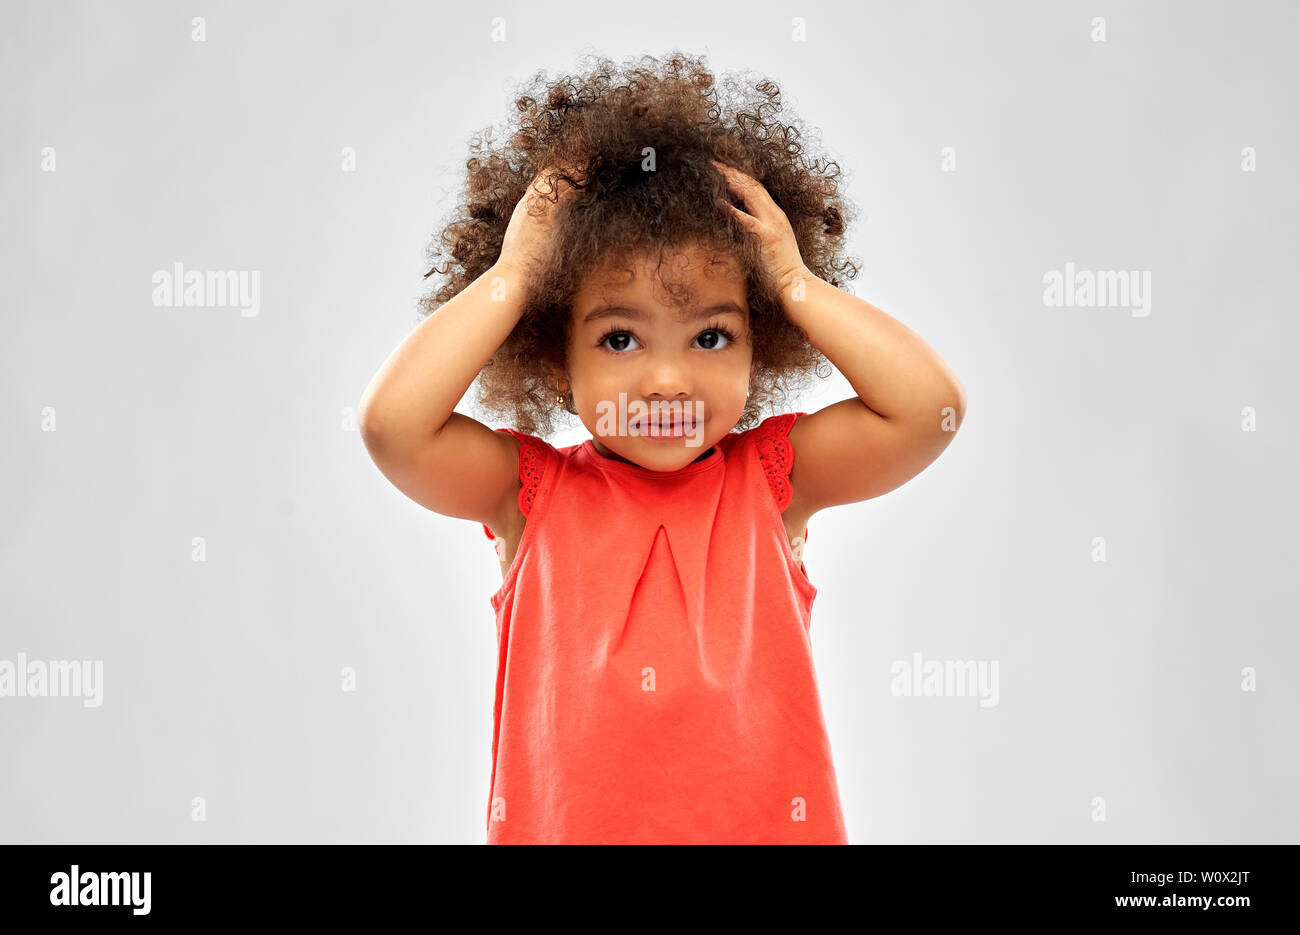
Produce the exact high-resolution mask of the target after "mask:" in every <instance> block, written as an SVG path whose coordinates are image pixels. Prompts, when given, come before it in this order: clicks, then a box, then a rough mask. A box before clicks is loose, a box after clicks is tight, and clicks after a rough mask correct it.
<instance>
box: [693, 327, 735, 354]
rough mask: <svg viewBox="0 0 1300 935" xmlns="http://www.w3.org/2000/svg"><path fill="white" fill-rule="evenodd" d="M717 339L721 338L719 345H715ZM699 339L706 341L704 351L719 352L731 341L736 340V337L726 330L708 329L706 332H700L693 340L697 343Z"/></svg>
mask: <svg viewBox="0 0 1300 935" xmlns="http://www.w3.org/2000/svg"><path fill="white" fill-rule="evenodd" d="M719 337H721V338H722V343H721V344H718V343H717V342H718V338H719ZM701 339H706V344H705V347H704V349H705V350H706V351H720V350H722V348H724V347H726V346H727V345H728V344H730V343H731V342H732V341H734V340H736V336H735V335H734V334H732V333H731V332H730V331H728V330H727V329H726V328H710V329H708V330H707V331H701V332H700V336H699V337H698V338H696V339H695V340H697V341H699V340H701Z"/></svg>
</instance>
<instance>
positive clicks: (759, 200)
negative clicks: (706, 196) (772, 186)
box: [712, 159, 776, 220]
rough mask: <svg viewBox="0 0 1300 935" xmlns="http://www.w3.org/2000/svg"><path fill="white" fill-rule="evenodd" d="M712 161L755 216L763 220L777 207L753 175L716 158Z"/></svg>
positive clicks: (746, 208) (746, 207)
mask: <svg viewBox="0 0 1300 935" xmlns="http://www.w3.org/2000/svg"><path fill="white" fill-rule="evenodd" d="M712 162H713V164H714V165H715V166H717V167H718V171H720V172H721V173H722V177H723V178H725V179H726V180H727V185H728V187H729V188H731V190H732V191H734V192H735V193H736V195H737V197H739V198H740V200H741V201H743V202H744V203H745V210H746V211H748V212H749V213H750V214H752V215H753V216H754V217H756V218H759V219H760V220H762V219H764V218H765V217H766V216H767V215H768V214H769V213H770V211H769V209H770V208H775V207H776V202H775V201H773V200H772V196H771V195H769V194H768V193H767V189H766V188H764V187H763V185H762V183H760V182H759V181H758V180H757V179H755V178H754V177H753V176H750V175H748V174H746V173H744V172H741V171H740V170H739V169H736V168H733V167H731V166H729V165H727V164H726V163H723V162H718V160H716V159H714V160H712Z"/></svg>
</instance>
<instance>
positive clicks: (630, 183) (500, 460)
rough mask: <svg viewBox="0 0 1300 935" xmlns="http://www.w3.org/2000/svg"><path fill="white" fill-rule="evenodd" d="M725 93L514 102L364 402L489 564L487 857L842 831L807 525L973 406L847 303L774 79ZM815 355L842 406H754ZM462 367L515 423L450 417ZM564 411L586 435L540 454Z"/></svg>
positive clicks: (907, 342)
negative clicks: (819, 677) (469, 529)
mask: <svg viewBox="0 0 1300 935" xmlns="http://www.w3.org/2000/svg"><path fill="white" fill-rule="evenodd" d="M535 80H537V81H540V80H541V79H540V76H539V77H538V78H537V79H535ZM728 87H730V88H731V90H732V92H733V94H732V97H729V98H726V99H720V98H719V95H718V92H717V90H716V89H715V88H714V82H713V76H712V75H711V74H709V72H708V71H707V70H706V69H705V66H704V65H703V64H702V63H701V62H699V61H697V60H694V59H690V58H687V57H685V56H682V55H681V54H675V55H673V56H672V57H670V58H669V59H668V60H667V61H665V62H656V61H655V60H653V59H648V58H644V59H642V60H641V62H640V63H639V65H638V67H631V66H629V67H628V68H627V70H626V71H620V69H619V68H618V67H616V66H615V65H614V64H613V63H611V62H609V61H606V60H601V61H599V62H598V63H597V67H595V68H594V69H592V70H591V71H590V73H589V74H587V75H586V76H580V77H575V78H566V79H563V80H561V81H559V82H556V83H554V84H552V85H550V86H548V87H544V88H540V89H536V90H532V91H530V92H529V93H526V94H523V95H521V96H520V97H519V98H518V100H517V101H516V110H517V111H518V113H519V117H518V122H517V125H516V126H515V127H514V128H512V132H511V133H510V135H509V136H508V138H507V140H506V142H505V143H504V144H503V145H500V146H499V147H497V148H495V149H494V148H493V147H492V146H491V145H490V144H489V142H485V141H484V139H482V138H480V139H478V140H476V141H475V143H474V145H473V150H474V155H473V157H472V158H471V159H470V160H469V161H468V164H467V165H468V183H467V185H466V189H465V196H464V202H463V205H462V206H461V208H460V209H459V212H458V217H457V218H455V219H453V221H452V223H450V224H448V225H447V227H446V229H445V230H444V231H443V233H442V236H441V238H440V246H441V247H442V248H443V249H444V250H445V253H446V255H447V256H448V257H449V263H448V266H447V268H446V269H438V267H437V266H436V265H435V266H434V269H433V270H431V273H432V272H439V273H441V274H443V275H448V277H449V278H448V280H447V282H446V283H445V285H443V287H442V288H441V289H440V290H439V291H438V292H436V293H435V294H434V295H431V296H428V297H426V298H425V299H424V300H422V306H423V307H424V309H425V310H426V311H427V312H429V313H430V314H429V315H428V316H427V317H426V318H425V320H424V321H423V322H421V324H420V325H419V326H418V327H416V328H415V329H414V330H413V331H412V333H411V334H410V335H409V336H408V337H407V338H406V339H405V340H404V341H403V342H402V343H401V345H400V346H399V347H398V348H397V350H396V351H394V353H393V354H392V355H391V356H390V357H389V359H388V360H387V361H386V362H385V363H384V365H383V367H382V368H381V369H380V371H379V373H378V374H377V375H376V376H375V378H374V380H373V381H372V382H371V384H370V386H369V387H368V388H367V389H366V392H365V395H364V397H363V399H362V401H361V407H360V409H361V413H362V433H363V438H364V440H365V444H366V446H367V449H368V450H369V452H370V453H371V456H372V457H373V458H374V460H375V463H376V464H377V465H378V467H379V469H380V470H381V471H382V472H383V473H384V475H385V476H386V477H388V478H389V479H390V480H391V481H392V482H393V484H395V485H396V486H397V487H398V488H399V489H400V490H402V491H403V492H404V493H405V494H406V495H408V496H409V497H411V498H412V499H413V500H415V501H417V502H418V503H421V504H422V505H424V506H426V507H428V508H429V509H431V510H434V511H436V512H438V513H442V514H444V515H447V516H453V517H460V518H464V519H469V520H473V521H476V522H479V523H482V528H483V531H484V533H485V534H486V536H487V538H488V539H489V540H491V541H492V543H493V545H494V547H495V548H496V554H497V556H498V558H499V560H500V563H501V573H502V584H501V587H500V589H499V590H498V591H497V592H496V593H495V594H493V595H492V597H491V605H492V608H493V610H494V611H495V612H496V627H497V640H498V647H499V653H498V661H497V680H496V701H495V703H494V707H493V721H494V728H493V737H492V779H491V789H490V792H489V798H488V807H487V812H486V815H485V818H486V832H487V840H488V842H489V843H717V844H721V843H755V844H757V843H773V844H775V843H784V844H792V843H804V844H813V843H817V844H825V843H840V844H843V843H848V839H847V835H846V833H845V826H844V818H843V814H842V811H841V806H840V795H839V789H838V785H837V782H836V777H835V770H834V766H833V763H832V758H831V750H830V744H829V741H828V738H827V733H826V726H825V723H824V720H823V716H822V709H821V701H820V698H819V695H818V690H817V682H816V676H815V673H814V669H813V657H812V651H811V646H810V643H809V626H810V616H811V610H812V604H813V600H814V598H815V597H816V595H817V588H816V587H815V586H814V585H813V584H812V582H811V581H810V580H809V578H808V575H807V571H806V569H805V567H804V564H803V560H802V549H803V544H804V542H805V541H806V540H807V537H808V529H807V523H808V519H809V517H811V516H812V515H813V514H815V513H817V512H818V511H820V510H823V509H825V508H827V507H830V506H834V505H837V504H844V503H853V502H857V501H861V500H866V499H869V498H871V497H876V496H879V495H880V494H882V493H885V492H887V491H889V490H892V489H894V488H895V487H897V486H899V485H900V484H902V483H904V482H905V481H907V480H908V479H909V478H911V477H912V476H914V475H915V474H917V473H918V472H919V471H921V470H922V469H923V468H924V467H925V466H926V465H928V464H929V463H930V462H932V461H933V460H934V459H935V458H936V457H938V455H939V454H940V452H942V451H943V449H944V448H945V447H946V446H947V445H948V443H949V442H950V441H951V440H952V437H953V433H954V432H955V431H956V429H957V427H958V425H959V424H960V422H961V419H962V416H963V414H964V411H965V392H964V389H963V388H962V386H961V383H960V382H959V381H958V380H957V378H956V377H955V376H954V375H953V374H952V372H951V371H950V370H949V368H948V367H947V365H946V364H945V363H944V362H943V360H941V359H940V358H939V356H938V355H937V354H936V353H935V352H934V351H933V350H932V349H931V348H930V347H928V346H927V345H926V344H925V343H924V342H923V341H922V340H921V339H920V338H919V337H918V336H917V335H916V334H914V333H913V332H912V331H910V330H909V329H908V328H906V327H905V326H903V325H902V324H900V323H899V322H898V321H896V320H895V319H893V318H891V317H890V316H888V315H886V314H885V313H884V312H882V311H880V310H879V309H877V308H875V307H873V306H871V305H869V304H868V303H866V302H864V301H862V300H860V299H857V298H854V297H853V296H851V295H849V294H848V293H846V292H844V291H842V290H841V289H840V288H839V286H840V285H841V282H840V279H839V275H838V274H839V273H841V272H843V271H844V269H845V268H846V267H848V268H850V269H851V270H852V272H851V274H850V276H851V275H853V274H856V268H854V267H853V264H852V263H850V262H848V261H845V260H843V258H842V254H841V251H842V249H843V238H844V220H845V218H846V216H847V214H848V212H847V209H846V207H845V200H844V199H843V198H842V196H841V195H840V193H839V191H838V186H837V181H836V177H837V175H838V172H837V171H830V172H828V171H827V169H829V168H830V167H832V166H834V165H835V164H834V163H824V162H821V161H817V162H813V161H811V160H807V159H805V158H803V157H802V155H801V154H802V153H803V152H804V151H805V146H804V144H801V143H800V142H799V141H798V138H799V135H800V134H799V131H798V130H797V129H796V128H795V126H794V125H793V124H791V123H790V122H789V121H788V120H787V122H783V123H782V122H777V120H776V116H777V115H776V114H775V113H771V111H775V110H778V109H779V91H778V90H777V89H776V87H775V86H774V85H772V84H771V83H770V82H763V83H761V84H759V85H758V86H757V89H756V90H757V91H758V92H759V95H760V97H761V99H749V100H747V99H746V94H747V93H748V91H747V89H745V88H742V87H739V86H738V84H737V83H735V82H733V83H731V84H729V85H728ZM733 98H735V100H733ZM486 139H487V140H488V141H490V140H491V134H487V135H486ZM824 360H829V361H830V362H831V363H832V364H834V365H835V366H836V367H838V368H839V370H840V372H841V373H843V374H844V376H845V377H846V378H847V379H848V381H849V383H850V384H851V385H852V387H853V389H854V390H855V391H856V392H857V395H856V396H853V397H850V398H849V399H845V400H843V401H841V402H838V403H836V404H834V405H832V406H827V407H826V408H824V409H822V410H820V411H818V412H815V413H811V414H809V413H805V412H786V413H783V414H779V415H770V416H768V417H766V418H760V416H761V410H762V408H763V407H764V406H765V404H767V403H769V402H770V401H772V400H774V399H779V398H781V397H782V396H783V395H784V394H785V393H786V392H788V386H789V384H790V383H791V382H792V381H795V382H797V380H798V379H799V378H801V377H803V376H805V375H806V374H807V373H809V372H811V371H813V370H815V369H816V368H817V367H818V366H819V364H821V363H822V362H823V361H824ZM476 378H478V380H479V387H480V392H479V402H480V404H481V405H482V406H483V407H484V408H486V409H488V410H489V411H491V412H494V413H497V414H501V415H503V416H504V417H505V418H507V419H509V420H510V421H512V422H513V423H514V425H515V427H513V428H500V429H497V430H495V431H493V430H491V429H489V428H487V427H486V426H485V425H483V424H482V423H480V422H478V421H476V420H474V419H471V418H469V417H467V416H465V415H462V414H460V413H457V412H455V411H454V407H455V406H456V405H457V404H458V403H459V402H460V400H461V398H462V397H463V396H464V394H465V392H466V390H467V389H468V388H469V387H470V385H471V384H472V383H473V381H474V380H475V379H476ZM559 410H564V411H565V412H567V413H570V414H572V415H576V416H577V418H578V419H579V420H581V422H582V424H583V425H584V426H585V427H586V428H587V429H588V431H590V432H591V434H592V438H590V439H588V440H586V441H584V442H582V443H581V444H576V445H570V446H568V447H565V448H558V449H557V448H555V447H554V446H552V445H551V444H549V443H548V442H547V441H545V436H546V435H547V434H549V432H550V430H551V429H552V428H553V422H552V417H553V416H555V415H556V414H557V413H558V411H559Z"/></svg>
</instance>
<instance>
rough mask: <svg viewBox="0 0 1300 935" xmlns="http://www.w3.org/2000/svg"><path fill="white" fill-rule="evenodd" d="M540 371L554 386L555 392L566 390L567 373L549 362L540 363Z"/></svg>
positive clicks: (567, 388) (564, 391)
mask: <svg viewBox="0 0 1300 935" xmlns="http://www.w3.org/2000/svg"><path fill="white" fill-rule="evenodd" d="M542 371H543V372H544V373H545V374H546V379H547V381H548V382H549V383H550V384H551V386H552V387H554V388H555V391H556V392H557V393H567V392H568V390H569V386H568V374H566V373H564V372H563V371H561V370H559V369H558V368H556V367H555V366H554V365H553V364H549V363H543V364H542Z"/></svg>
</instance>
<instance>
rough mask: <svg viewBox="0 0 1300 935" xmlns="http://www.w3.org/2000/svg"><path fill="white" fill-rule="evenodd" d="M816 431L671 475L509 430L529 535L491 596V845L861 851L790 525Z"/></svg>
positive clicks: (751, 435)
mask: <svg viewBox="0 0 1300 935" xmlns="http://www.w3.org/2000/svg"><path fill="white" fill-rule="evenodd" d="M805 414H806V413H802V412H796V413H785V414H783V415H777V416H771V417H769V418H767V419H765V420H764V421H763V422H762V423H761V424H759V425H758V426H756V427H754V428H753V429H750V430H749V431H747V432H739V433H737V432H733V433H730V434H729V435H727V436H726V437H725V438H723V439H722V440H721V441H720V442H719V443H718V444H717V445H715V446H714V447H713V448H712V449H710V450H709V452H708V453H707V454H706V455H705V456H704V457H703V458H701V459H700V460H698V461H695V462H692V463H691V464H688V465H686V466H685V467H683V468H681V469H679V470H676V471H651V470H649V469H647V468H643V467H641V466H639V465H635V464H630V463H628V462H624V461H617V460H614V459H612V458H607V457H605V456H604V455H602V454H600V453H599V452H598V451H597V450H596V447H595V445H594V444H593V443H592V441H591V440H590V439H589V440H587V441H585V442H582V443H581V444H577V445H572V446H569V447H567V448H561V449H556V448H554V447H553V446H551V445H550V444H549V443H547V442H546V441H544V440H542V439H541V438H538V437H536V436H533V435H526V434H524V433H522V432H518V431H516V430H514V429H510V428H501V429H497V431H499V432H509V433H510V434H512V435H514V436H515V437H516V438H517V439H518V440H519V443H520V456H519V475H520V479H521V481H522V488H521V490H520V492H519V509H520V511H521V512H522V513H523V514H524V516H525V517H527V521H526V523H525V526H524V532H523V535H522V537H521V539H520V542H519V546H518V549H517V551H516V554H515V557H514V559H513V561H512V562H511V565H510V567H509V569H508V570H507V572H506V576H505V578H504V580H503V581H502V584H501V587H500V589H499V590H498V591H497V592H496V593H495V594H493V595H492V597H491V604H492V608H493V610H494V611H495V612H496V626H497V645H498V656H497V677H496V698H495V701H494V703H493V715H492V716H493V731H492V780H491V789H490V795H489V802H488V813H487V843H489V844H524V843H530V844H536V843H552V844H574V843H579V844H601V843H610V844H612V843H626V844H691V843H698V844H727V843H732V844H796V843H798V844H847V843H848V839H847V836H846V834H845V828H844V819H843V815H842V812H841V809H840V800H839V790H838V786H837V783H836V778H835V770H834V765H833V762H832V759H831V749H830V742H829V739H828V736H827V732H826V725H825V721H824V719H823V716H822V708H821V700H820V697H819V695H818V690H817V682H816V676H815V673H814V667H813V658H812V649H811V644H810V642H809V626H810V623H811V612H812V604H813V600H814V598H815V597H816V595H817V588H816V587H815V586H814V585H813V584H812V582H811V581H809V579H808V577H807V574H806V571H805V569H804V567H803V563H802V557H801V553H802V546H801V545H800V544H799V543H798V542H797V541H796V543H795V545H796V548H795V549H793V550H792V548H791V542H790V541H789V540H788V539H787V537H786V532H785V527H784V525H783V523H782V519H781V512H782V511H783V510H784V509H785V508H786V506H787V505H788V504H789V502H790V496H791V488H790V469H791V468H792V467H793V463H794V450H793V446H792V445H791V444H790V441H789V439H788V438H787V434H788V432H789V429H790V426H791V425H792V424H793V423H794V421H795V419H797V418H798V417H799V416H802V415H805ZM483 531H484V532H485V533H486V534H487V536H488V538H489V539H493V538H494V536H493V533H492V531H491V529H489V528H488V527H487V526H486V525H484V526H483ZM806 537H807V531H806V530H805V534H804V538H805V539H806Z"/></svg>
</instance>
